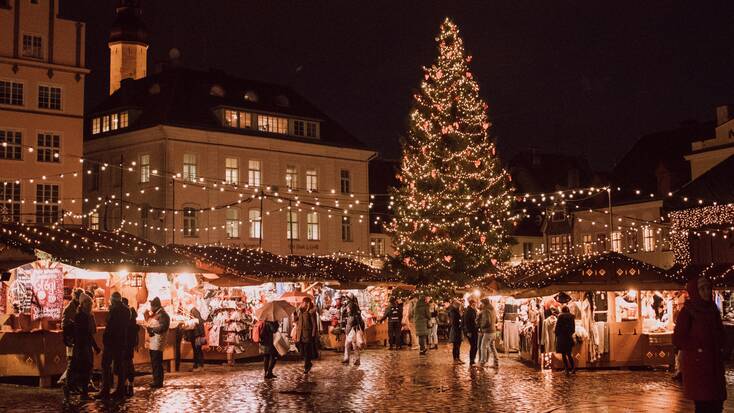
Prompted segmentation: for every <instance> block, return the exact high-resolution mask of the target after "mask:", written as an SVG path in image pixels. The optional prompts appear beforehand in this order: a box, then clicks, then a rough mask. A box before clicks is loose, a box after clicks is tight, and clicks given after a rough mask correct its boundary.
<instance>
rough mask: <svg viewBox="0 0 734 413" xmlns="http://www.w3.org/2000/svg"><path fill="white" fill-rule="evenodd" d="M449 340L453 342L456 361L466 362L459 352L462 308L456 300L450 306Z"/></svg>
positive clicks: (459, 362) (457, 362) (458, 362)
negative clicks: (462, 359)
mask: <svg viewBox="0 0 734 413" xmlns="http://www.w3.org/2000/svg"><path fill="white" fill-rule="evenodd" d="M448 314H449V341H451V343H452V344H453V349H452V353H453V356H454V363H456V364H464V362H463V361H461V358H459V352H460V350H461V335H462V334H461V310H460V307H459V302H458V301H454V302H452V303H451V306H450V307H449V311H448Z"/></svg>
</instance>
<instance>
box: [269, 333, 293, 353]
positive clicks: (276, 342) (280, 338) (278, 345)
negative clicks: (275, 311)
mask: <svg viewBox="0 0 734 413" xmlns="http://www.w3.org/2000/svg"><path fill="white" fill-rule="evenodd" d="M273 346H274V347H275V350H277V351H278V354H280V355H281V356H285V355H286V354H288V350H289V349H290V348H291V345H290V343H288V339H287V338H285V335H283V334H282V333H281V332H280V331H279V332H277V333H275V334H273Z"/></svg>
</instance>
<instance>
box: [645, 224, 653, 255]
mask: <svg viewBox="0 0 734 413" xmlns="http://www.w3.org/2000/svg"><path fill="white" fill-rule="evenodd" d="M642 250H643V251H645V252H651V251H655V231H654V230H653V229H652V227H651V226H644V227H642Z"/></svg>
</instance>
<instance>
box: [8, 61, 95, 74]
mask: <svg viewBox="0 0 734 413" xmlns="http://www.w3.org/2000/svg"><path fill="white" fill-rule="evenodd" d="M0 63H6V64H9V65H18V66H25V67H34V68H37V69H46V70H56V71H59V72H68V73H77V74H83V75H88V74H89V73H91V70H89V69H87V68H86V67H76V66H67V65H57V64H51V63H45V62H40V61H37V60H31V59H16V58H13V57H7V56H0Z"/></svg>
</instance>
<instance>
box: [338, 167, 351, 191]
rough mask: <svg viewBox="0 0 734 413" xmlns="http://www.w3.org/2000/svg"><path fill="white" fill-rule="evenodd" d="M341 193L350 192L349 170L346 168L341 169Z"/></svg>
mask: <svg viewBox="0 0 734 413" xmlns="http://www.w3.org/2000/svg"><path fill="white" fill-rule="evenodd" d="M340 177H341V193H342V194H348V193H350V192H351V178H350V176H349V171H347V170H346V169H342V170H341V174H340Z"/></svg>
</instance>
